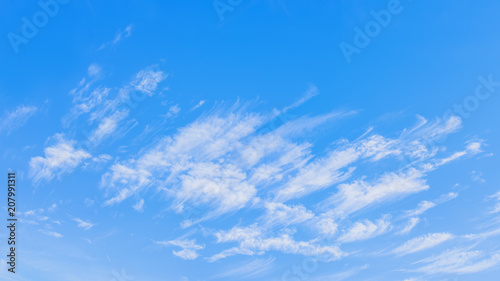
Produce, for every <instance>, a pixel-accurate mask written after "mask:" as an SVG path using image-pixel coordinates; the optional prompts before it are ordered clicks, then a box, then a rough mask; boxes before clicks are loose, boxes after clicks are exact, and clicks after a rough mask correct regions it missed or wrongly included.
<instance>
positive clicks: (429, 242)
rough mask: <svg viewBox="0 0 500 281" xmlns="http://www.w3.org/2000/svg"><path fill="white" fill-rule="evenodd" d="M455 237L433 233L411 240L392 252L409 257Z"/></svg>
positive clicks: (448, 234)
mask: <svg viewBox="0 0 500 281" xmlns="http://www.w3.org/2000/svg"><path fill="white" fill-rule="evenodd" d="M454 237H455V236H454V235H453V234H450V233H431V234H426V235H422V236H419V237H416V238H413V239H411V240H408V241H407V242H406V243H404V244H403V245H401V246H399V247H397V248H396V249H394V250H393V251H392V253H394V254H396V255H400V256H403V255H407V254H411V253H416V252H420V251H423V250H426V249H429V248H432V247H435V246H437V245H439V244H441V243H444V242H446V241H448V240H450V239H453V238H454Z"/></svg>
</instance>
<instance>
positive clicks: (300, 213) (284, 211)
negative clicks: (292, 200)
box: [261, 202, 314, 226]
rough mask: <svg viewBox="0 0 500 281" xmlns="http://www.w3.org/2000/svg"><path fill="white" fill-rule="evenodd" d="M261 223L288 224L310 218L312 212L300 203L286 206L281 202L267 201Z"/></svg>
mask: <svg viewBox="0 0 500 281" xmlns="http://www.w3.org/2000/svg"><path fill="white" fill-rule="evenodd" d="M265 208H266V213H265V214H264V215H263V216H262V218H261V219H262V223H263V224H267V225H271V226H288V225H292V224H299V223H303V222H305V221H308V220H311V219H312V218H313V217H314V213H313V212H312V211H310V210H307V209H306V208H305V207H304V206H302V205H295V206H287V205H285V204H282V203H273V202H268V203H266V204H265Z"/></svg>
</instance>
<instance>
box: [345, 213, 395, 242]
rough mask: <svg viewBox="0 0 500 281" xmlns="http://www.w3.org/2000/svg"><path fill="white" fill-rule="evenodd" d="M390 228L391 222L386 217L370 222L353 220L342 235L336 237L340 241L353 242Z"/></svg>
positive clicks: (374, 235)
mask: <svg viewBox="0 0 500 281" xmlns="http://www.w3.org/2000/svg"><path fill="white" fill-rule="evenodd" d="M390 229H391V223H390V221H389V220H388V218H387V217H383V218H381V219H378V220H376V221H375V222H372V221H370V220H362V221H358V222H355V223H354V224H353V225H352V226H351V228H349V229H348V230H347V231H346V232H345V233H344V234H343V235H342V236H340V237H339V238H338V241H340V242H344V243H347V242H354V241H360V240H366V239H369V238H373V237H376V236H378V235H382V234H384V233H386V232H388V231H389V230H390Z"/></svg>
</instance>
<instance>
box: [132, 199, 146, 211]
mask: <svg viewBox="0 0 500 281" xmlns="http://www.w3.org/2000/svg"><path fill="white" fill-rule="evenodd" d="M133 208H134V210H136V211H137V212H143V211H144V199H141V200H139V201H137V203H136V204H135V205H134V206H133Z"/></svg>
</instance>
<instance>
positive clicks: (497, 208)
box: [490, 192, 500, 214]
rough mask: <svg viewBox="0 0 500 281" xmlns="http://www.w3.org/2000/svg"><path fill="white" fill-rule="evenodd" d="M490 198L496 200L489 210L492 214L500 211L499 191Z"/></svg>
mask: <svg viewBox="0 0 500 281" xmlns="http://www.w3.org/2000/svg"><path fill="white" fill-rule="evenodd" d="M490 198H493V199H495V200H496V201H497V203H496V205H495V207H494V208H493V210H491V213H492V214H496V213H500V192H498V193H497V194H495V195H492V196H490Z"/></svg>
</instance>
